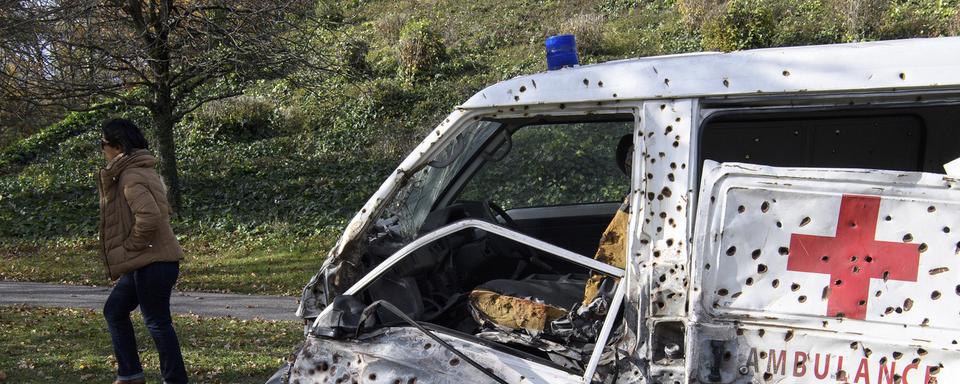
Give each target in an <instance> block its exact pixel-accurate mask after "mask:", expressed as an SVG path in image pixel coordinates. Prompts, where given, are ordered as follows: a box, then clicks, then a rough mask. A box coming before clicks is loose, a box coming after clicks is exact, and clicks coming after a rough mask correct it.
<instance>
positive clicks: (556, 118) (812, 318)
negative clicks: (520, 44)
mask: <svg viewBox="0 0 960 384" xmlns="http://www.w3.org/2000/svg"><path fill="white" fill-rule="evenodd" d="M624 133H626V134H630V135H632V137H633V144H634V147H635V148H636V150H635V151H634V152H633V158H632V165H633V166H632V167H631V168H630V171H631V174H632V175H631V177H629V178H627V177H623V176H622V175H620V176H618V175H617V173H616V168H615V167H608V168H609V169H613V170H612V171H610V170H609V169H607V168H604V169H603V170H601V168H603V167H604V166H605V165H603V164H600V163H602V162H603V161H600V160H597V158H598V156H600V155H596V154H595V153H594V152H592V151H593V150H594V149H595V148H598V147H604V148H603V149H602V151H601V150H600V149H598V150H597V151H599V152H597V153H600V152H603V153H607V152H612V151H613V147H615V144H616V139H617V138H619V137H621V135H622V134H624ZM603 156H606V155H603ZM601 157H602V156H601ZM958 157H960V38H938V39H914V40H901V41H884V42H871V43H858V44H843V45H831V46H810V47H795V48H777V49H762V50H753V51H743V52H733V53H703V54H691V55H675V56H665V57H652V58H642V59H631V60H623V61H616V62H610V63H604V64H596V65H585V66H579V67H575V68H565V69H561V70H556V71H549V72H545V73H539V74H534V75H530V76H522V77H518V78H515V79H511V80H507V81H503V82H501V83H498V84H496V85H493V86H491V87H489V88H486V89H484V90H482V91H480V92H479V93H477V94H476V95H475V96H473V97H472V98H470V99H469V100H467V102H465V103H464V104H463V105H461V106H459V107H457V108H456V110H455V111H454V112H453V113H451V114H450V115H449V117H447V119H446V120H444V121H443V123H442V124H440V126H438V127H437V128H436V129H435V130H434V131H432V132H431V133H430V134H429V135H428V137H427V138H426V139H425V140H424V142H423V143H422V144H421V145H420V146H418V147H417V148H416V149H415V150H414V151H413V153H412V154H411V155H410V156H409V157H408V158H407V159H406V160H405V161H403V163H402V164H401V165H400V166H399V167H398V169H397V170H396V172H395V173H394V174H393V175H392V176H391V177H390V178H389V179H388V180H387V181H386V182H384V184H383V185H382V186H381V187H380V189H379V190H378V191H377V193H376V194H375V195H374V196H373V197H372V198H371V199H370V200H369V201H368V202H367V203H366V204H365V205H364V206H363V208H362V209H361V210H360V212H359V213H358V214H357V215H356V216H355V217H354V218H353V220H352V221H351V222H350V224H349V225H348V227H347V228H346V230H345V232H344V233H343V235H342V237H341V238H340V240H339V242H338V243H337V245H336V247H335V248H334V249H333V250H332V251H331V252H330V255H329V257H328V259H327V260H326V261H325V264H324V266H323V268H322V270H321V271H320V273H318V274H317V276H316V277H314V279H313V280H312V281H311V282H310V284H308V285H307V287H306V288H305V289H304V297H303V301H302V304H301V307H300V309H299V310H298V315H300V316H301V317H303V318H304V319H305V320H306V321H307V322H306V324H307V326H306V328H307V336H306V342H305V344H304V346H303V348H302V349H301V350H300V351H299V352H298V353H297V354H296V357H295V359H294V360H293V361H292V362H291V364H290V366H289V367H287V368H286V369H284V370H283V372H282V373H283V374H284V375H285V377H284V379H286V380H289V382H291V383H294V382H296V383H326V382H364V383H366V382H371V383H373V382H384V383H486V382H508V383H591V382H601V383H613V382H617V383H664V384H667V383H835V382H840V383H862V384H877V383H884V384H886V383H903V384H908V383H909V384H920V383H933V382H939V383H960V345H958V340H960V185H958V184H960V179H957V178H955V177H957V176H960V175H952V176H953V177H951V176H950V175H947V174H945V173H944V168H943V166H944V164H945V163H947V162H949V161H951V160H953V159H956V158H958ZM585 159H587V160H585ZM558 164H560V165H559V166H558ZM563 164H570V166H569V167H566V166H564V165H563ZM598 164H599V165H598ZM610 165H611V166H613V165H615V164H612V163H611V164H610ZM517 175H522V176H523V178H520V179H519V180H518V179H517V177H516V176H517ZM617 177H621V178H622V180H621V179H618V178H617ZM618 180H619V181H618ZM618 182H619V183H622V188H620V184H617V183H618ZM599 184H603V188H595V187H596V185H599ZM570 191H573V192H570ZM624 195H626V196H627V202H628V204H625V206H626V205H628V206H629V208H628V209H629V217H630V220H629V231H628V234H629V236H628V239H627V242H626V244H627V255H626V256H627V258H626V265H625V266H624V267H625V268H619V267H617V266H612V265H608V264H605V263H602V262H599V261H597V260H595V259H594V257H593V256H594V250H595V249H596V245H597V242H598V240H599V237H600V235H601V233H602V232H603V229H604V227H605V225H606V223H607V222H609V220H610V219H611V217H613V215H614V212H615V211H616V210H617V208H618V207H619V206H621V205H620V203H621V202H622V200H623V196H624ZM477 201H480V202H482V203H481V204H475V205H474V206H471V205H470V204H472V203H471V202H477ZM491 202H493V203H492V204H491ZM475 206H482V207H494V208H493V209H491V210H488V211H484V212H487V213H484V214H478V213H477V212H480V211H476V210H471V209H473V208H470V207H475ZM454 208H456V209H454ZM445 210H446V211H445ZM438 212H444V213H445V215H446V216H442V215H438ZM450 212H460V214H457V215H454V214H450ZM458 236H459V237H458ZM387 238H390V239H393V240H391V242H387V241H385V240H384V239H387ZM494 238H496V239H499V240H497V241H502V242H503V244H507V243H509V244H512V245H509V246H507V247H522V248H524V249H529V251H527V250H524V251H522V252H519V253H521V254H528V255H532V256H529V257H530V258H529V259H526V258H521V260H520V261H516V260H515V259H509V258H504V259H501V258H499V257H502V255H500V254H498V253H497V252H490V251H489V249H503V247H504V246H503V245H497V247H500V248H496V247H494V246H493V245H492V244H494V243H493V240H491V239H494ZM454 240H456V241H454ZM477 244H480V245H479V246H478V245H477ZM470 247H472V248H478V247H479V248H481V249H483V250H486V251H482V252H472V251H469V250H470V249H472V248H470ZM511 249H519V248H511ZM525 252H526V253H525ZM371 255H376V257H372V256H371ZM436 255H442V256H436ZM478 255H480V256H478ZM478 257H479V258H480V259H476V258H478ZM524 257H526V256H524ZM477 260H480V261H477ZM471 261H476V262H475V263H472V264H471ZM538 266H539V267H538ZM498 268H499V269H498ZM398 269H401V270H402V271H401V272H398V271H397V270H398ZM500 269H502V270H503V271H500ZM510 271H515V272H510ZM547 272H557V273H558V274H559V275H563V276H582V275H584V274H590V273H593V274H597V273H600V274H604V275H606V276H609V277H613V278H614V279H612V280H611V281H614V282H616V285H615V286H614V287H613V288H612V290H611V292H612V294H611V296H609V302H606V303H605V305H606V306H607V307H608V309H609V310H608V311H606V312H602V313H603V314H604V315H603V317H602V318H600V319H599V320H598V322H597V324H594V325H593V326H594V329H595V330H596V333H595V334H594V336H595V339H593V340H592V341H591V342H587V343H581V344H577V343H572V342H571V343H566V342H563V341H562V340H559V341H558V340H556V339H553V340H551V339H550V337H549V336H548V335H546V332H545V333H544V334H537V333H536V332H532V333H531V332H520V333H516V334H510V332H502V330H501V332H499V333H497V332H495V331H490V330H489V329H487V330H486V331H484V332H477V331H474V330H475V329H477V328H475V327H478V326H479V325H477V324H473V323H471V321H472V320H473V319H471V318H469V317H468V316H467V317H464V316H463V314H464V313H468V312H465V311H464V310H462V308H460V306H463V305H465V304H464V303H463V300H464V299H463V297H464V295H466V294H467V293H468V292H469V290H470V289H471V288H470V287H469V286H466V285H469V284H473V283H474V281H475V280H474V279H472V278H473V277H476V279H487V278H498V279H504V278H506V279H511V278H512V279H529V278H530V276H534V275H536V276H540V275H542V274H548V275H549V273H547ZM498 273H499V274H500V275H498ZM444 274H451V275H457V276H460V277H459V278H458V280H456V281H457V282H461V283H462V284H466V285H462V284H461V285H456V284H453V283H449V284H450V286H451V287H457V288H450V291H449V292H439V291H438V289H437V286H439V285H438V284H439V283H436V281H439V280H437V279H439V278H440V277H442V276H443V275H444ZM501 275H502V276H501ZM478 276H479V277H478ZM571 279H573V280H576V279H574V278H571ZM442 281H447V280H442ZM451 281H453V280H451ZM340 295H349V296H350V297H353V298H355V300H354V301H355V303H353V305H354V306H353V307H350V306H349V305H347V304H342V305H341V306H340V307H338V308H334V305H332V303H333V302H334V297H336V296H340ZM529 299H531V300H534V301H536V300H537V298H536V297H529ZM381 300H383V301H386V302H389V303H390V304H393V306H395V307H397V308H399V310H400V311H401V312H404V313H405V314H406V315H407V316H406V317H408V318H409V320H413V321H414V324H417V325H420V327H419V328H418V327H416V326H414V325H413V324H411V322H408V321H406V320H404V319H403V316H400V315H394V314H391V313H392V312H389V311H385V310H384V308H374V307H375V305H373V306H371V304H373V303H374V302H377V301H381ZM358 304H359V305H360V306H359V307H358V306H357V305H358ZM338 305H339V304H338ZM381 307H383V306H381ZM351 308H353V309H351ZM362 309H367V310H366V311H365V312H366V313H365V316H361V318H359V319H357V315H358V311H359V310H362ZM458 313H459V314H460V315H457V314H458ZM359 314H361V315H363V313H359ZM351 316H352V317H351ZM387 317H391V319H392V320H393V321H388V319H386V318H387ZM351 319H352V320H351ZM358 327H359V328H358ZM438 339H439V340H442V341H443V343H440V342H439V341H438Z"/></svg>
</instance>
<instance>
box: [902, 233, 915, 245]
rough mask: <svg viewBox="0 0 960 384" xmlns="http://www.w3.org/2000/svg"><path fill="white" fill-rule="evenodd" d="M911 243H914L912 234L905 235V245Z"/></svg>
mask: <svg viewBox="0 0 960 384" xmlns="http://www.w3.org/2000/svg"><path fill="white" fill-rule="evenodd" d="M911 241H913V235H911V234H909V233H908V234H906V235H903V242H904V243H909V242H911Z"/></svg>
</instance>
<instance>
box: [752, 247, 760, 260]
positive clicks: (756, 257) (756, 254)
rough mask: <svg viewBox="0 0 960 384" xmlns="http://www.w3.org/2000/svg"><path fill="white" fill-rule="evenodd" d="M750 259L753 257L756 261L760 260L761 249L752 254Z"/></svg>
mask: <svg viewBox="0 0 960 384" xmlns="http://www.w3.org/2000/svg"><path fill="white" fill-rule="evenodd" d="M750 257H752V258H753V259H754V260H756V259H759V258H760V249H754V250H753V252H751V253H750Z"/></svg>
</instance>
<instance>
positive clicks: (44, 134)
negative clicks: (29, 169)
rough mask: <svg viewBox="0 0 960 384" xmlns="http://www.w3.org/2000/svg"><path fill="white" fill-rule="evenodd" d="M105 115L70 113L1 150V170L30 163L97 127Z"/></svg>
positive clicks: (96, 112) (99, 113) (100, 113)
mask: <svg viewBox="0 0 960 384" xmlns="http://www.w3.org/2000/svg"><path fill="white" fill-rule="evenodd" d="M105 116H106V114H105V113H104V112H99V111H95V112H73V113H70V114H68V115H67V116H66V117H65V118H64V119H63V120H61V121H59V122H57V123H55V124H53V125H50V126H49V127H46V128H44V129H41V130H40V131H39V132H37V133H36V134H34V135H32V136H30V137H28V138H25V139H23V140H20V141H16V142H14V143H13V144H11V145H9V146H7V147H6V148H4V149H3V150H2V151H0V170H3V169H7V168H9V167H11V166H16V165H25V164H27V163H29V162H30V161H31V160H33V159H34V158H36V157H37V156H39V155H40V154H41V153H43V152H46V151H51V150H53V149H55V147H56V146H57V145H59V144H60V143H61V142H63V141H64V140H66V139H68V138H70V137H73V136H76V135H79V134H81V133H83V132H86V131H89V130H91V129H93V128H95V127H96V125H97V123H99V122H100V120H102V119H103V118H104V117H105Z"/></svg>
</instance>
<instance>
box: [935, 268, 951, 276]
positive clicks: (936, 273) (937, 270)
mask: <svg viewBox="0 0 960 384" xmlns="http://www.w3.org/2000/svg"><path fill="white" fill-rule="evenodd" d="M949 270H950V268H948V267H940V268H934V269H931V270H930V275H931V276H932V275H939V274H941V273H944V272H946V271H949Z"/></svg>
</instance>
